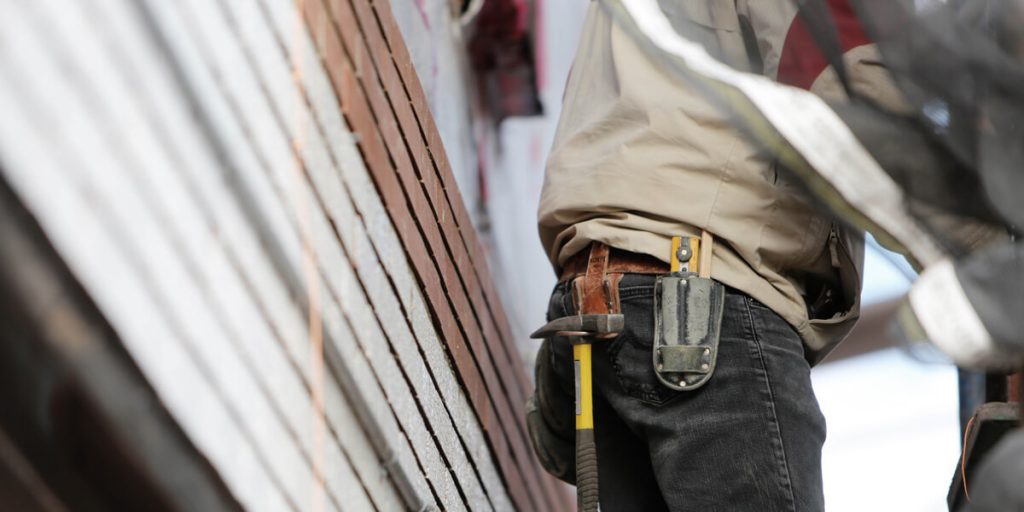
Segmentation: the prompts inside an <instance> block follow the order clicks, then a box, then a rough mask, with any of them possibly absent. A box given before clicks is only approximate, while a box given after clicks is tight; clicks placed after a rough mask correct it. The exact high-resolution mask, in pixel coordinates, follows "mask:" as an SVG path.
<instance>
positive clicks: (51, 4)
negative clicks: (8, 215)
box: [0, 0, 512, 510]
mask: <svg viewBox="0 0 1024 512" xmlns="http://www.w3.org/2000/svg"><path fill="white" fill-rule="evenodd" d="M0 10H2V12H3V13H4V15H3V16H0V113H2V114H0V170H2V177H3V179H5V180H7V181H9V182H10V183H11V184H12V186H13V187H14V189H15V190H16V191H17V193H18V194H19V195H20V196H21V198H22V200H23V201H24V202H25V203H26V205H27V206H28V207H29V209H30V210H31V211H32V212H33V214H34V215H35V216H36V217H37V218H38V220H39V222H40V224H41V225H42V226H43V228H44V230H45V231H46V232H47V234H48V236H49V237H50V239H51V241H52V243H53V244H54V246H55V247H56V248H57V250H58V252H59V253H60V254H61V255H62V257H63V258H64V259H65V260H66V262H67V263H68V265H69V266H70V267H71V268H72V270H73V272H74V273H75V274H76V277H77V278H78V279H79V280H80V281H81V282H82V284H83V286H84V287H85V288H86V290H88V292H89V293H90V294H91V295H92V297H93V298H94V300H95V301H96V303H97V304H98V305H99V307H100V308H101V310H102V311H103V313H104V314H105V315H106V317H107V319H108V320H109V322H110V323H111V325H112V326H113V327H114V328H115V330H116V331H117V333H118V335H119V336H120V337H121V339H122V340H123V342H124V344H125V346H126V348H127V349H128V351H129V353H130V354H131V356H132V357H133V358H134V359H135V360H136V361H137V363H138V364H139V366H140V367H141V369H142V370H143V372H144V373H145V374H146V376H147V378H149V379H150V381H151V382H152V385H153V386H154V388H155V389H156V391H157V393H158V394H159V396H160V397H161V399H162V400H163V401H164V403H165V404H166V406H167V408H168V409H169V410H170V412H171V413H172V415H173V416H174V418H175V419H176V420H177V421H178V422H179V423H180V424H181V425H182V427H183V429H184V430H185V432H186V434H187V435H188V436H189V437H190V438H191V440H192V441H193V442H194V443H195V445H196V446H197V448H198V449H199V450H201V451H202V452H203V453H204V454H205V455H206V456H207V457H208V458H209V459H210V461H211V462H212V464H213V466H214V467H215V468H216V470H217V471H218V473H219V474H220V475H221V477H222V478H223V479H224V481H225V483H226V484H227V486H228V488H229V489H230V491H231V492H232V493H233V494H234V495H235V496H236V498H237V499H238V500H239V502H241V503H242V504H243V505H244V506H245V507H246V508H249V509H253V510H288V509H292V510H372V509H379V510H399V509H421V508H441V509H444V510H467V509H468V510H509V509H511V508H512V506H511V504H510V501H509V498H508V496H507V495H506V493H505V489H504V487H503V483H502V481H501V478H500V477H499V475H498V472H497V470H496V468H495V465H494V462H493V461H492V458H491V454H490V452H489V450H488V447H487V444H486V441H485V440H484V436H483V432H482V430H481V427H480V425H479V423H478V421H477V419H476V416H475V414H474V412H473V410H472V408H471V406H470V404H469V401H468V399H467V397H466V396H465V393H464V392H463V390H462V389H461V387H460V385H459V383H458V382H459V381H458V378H457V376H456V375H455V373H454V371H453V370H452V367H451V365H450V364H449V362H448V361H447V358H446V355H445V352H444V348H443V347H442V344H441V342H440V341H439V339H438V335H437V333H436V332H435V330H434V327H433V324H432V322H431V319H430V318H429V316H428V315H427V313H426V311H427V308H426V306H425V303H424V298H423V294H422V293H421V292H420V290H419V288H418V285H417V283H416V280H415V278H414V277H413V274H412V271H411V269H410V267H409V264H408V262H407V261H406V259H405V254H404V252H403V251H402V249H401V244H400V241H399V240H398V237H397V235H396V233H395V231H394V229H393V228H392V226H391V224H390V221H389V219H388V217H387V214H386V212H385V211H384V209H383V206H382V204H381V201H380V198H379V197H378V196H377V193H376V191H375V189H374V186H373V184H372V182H371V181H370V179H369V176H368V175H367V171H366V169H365V167H364V166H363V162H362V160H361V159H360V156H359V152H358V151H357V149H356V147H355V144H354V140H353V136H352V134H351V133H350V132H349V131H348V129H347V127H346V125H345V122H344V120H343V119H342V117H341V114H340V111H339V107H338V103H337V99H336V97H335V96H334V92H333V90H332V89H331V87H330V84H329V82H328V79H327V76H326V73H325V70H324V69H323V67H322V63H321V61H320V58H319V56H318V55H317V54H316V52H315V50H314V48H313V45H312V43H311V40H310V36H309V34H308V32H307V30H306V28H305V27H304V26H303V25H302V23H301V19H300V16H299V13H298V11H297V8H296V5H295V4H294V3H292V2H280V1H275V0H216V1H215V0H182V1H180V2H167V1H164V0H142V1H139V2H131V1H128V0H94V1H91V2H61V1H59V0H38V1H32V2H16V1H13V0H0Z"/></svg>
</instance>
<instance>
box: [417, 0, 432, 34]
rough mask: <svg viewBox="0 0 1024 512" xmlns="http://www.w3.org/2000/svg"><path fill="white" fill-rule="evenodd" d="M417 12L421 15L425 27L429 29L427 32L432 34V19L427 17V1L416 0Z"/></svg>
mask: <svg viewBox="0 0 1024 512" xmlns="http://www.w3.org/2000/svg"><path fill="white" fill-rule="evenodd" d="M416 10H417V11H419V13H420V19H422V20H423V26H425V27H427V32H430V18H429V17H427V0H416Z"/></svg>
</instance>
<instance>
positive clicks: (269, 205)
mask: <svg viewBox="0 0 1024 512" xmlns="http://www.w3.org/2000/svg"><path fill="white" fill-rule="evenodd" d="M167 17H170V16H167ZM201 74H202V71H201V70H192V72H191V73H190V76H198V75H201ZM218 94H219V93H218ZM207 107H208V108H209V107H210V105H207ZM228 115H229V116H230V115H233V114H228ZM245 146H246V148H248V146H249V144H248V143H246V144H245ZM285 146H287V145H286V144H285ZM246 151H251V149H246ZM286 152H287V150H286ZM236 156H238V155H236ZM241 157H242V158H243V159H245V161H247V162H255V160H253V159H252V158H251V157H250V158H246V155H241ZM292 163H293V162H290V161H288V159H287V157H286V158H285V161H284V162H282V164H283V165H284V166H285V168H289V167H290V166H291V164H292ZM254 171H255V172H249V173H246V175H247V176H260V175H262V172H263V171H257V170H254ZM257 181H258V180H257ZM246 184H247V185H248V184H250V183H246ZM236 185H238V184H236ZM233 190H234V189H233ZM271 195H273V194H271ZM264 198H265V197H264ZM261 208H264V209H265V210H273V209H274V208H278V209H279V207H275V206H274V203H273V202H270V203H267V204H266V205H265V206H263V207H261ZM286 224H287V222H286ZM289 229H290V228H289ZM292 236H293V237H294V236H295V235H294V234H293V235H292ZM298 245H299V244H296V246H298ZM364 385H365V384H364ZM370 397H371V400H372V395H370ZM378 412H379V411H378ZM330 413H331V411H330V409H328V415H329V416H330ZM387 414H390V412H388V413H387ZM371 416H373V417H374V421H377V419H378V418H379V416H375V415H371ZM385 425H386V424H385ZM384 430H385V431H388V429H384ZM385 448H386V452H387V453H393V452H394V451H395V449H394V448H392V447H385ZM398 450H399V451H401V449H398ZM387 457H390V455H387ZM414 465H415V464H414ZM414 465H413V466H414ZM406 467H408V466H406ZM395 469H401V468H395ZM377 473H378V474H379V471H377Z"/></svg>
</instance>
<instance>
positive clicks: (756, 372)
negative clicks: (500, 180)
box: [538, 274, 825, 512]
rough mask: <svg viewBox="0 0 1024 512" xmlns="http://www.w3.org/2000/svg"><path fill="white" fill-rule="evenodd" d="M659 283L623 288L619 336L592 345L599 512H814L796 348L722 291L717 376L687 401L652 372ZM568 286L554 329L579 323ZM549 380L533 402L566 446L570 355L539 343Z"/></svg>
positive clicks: (552, 312) (809, 416) (758, 307)
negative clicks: (542, 407) (542, 406)
mask: <svg viewBox="0 0 1024 512" xmlns="http://www.w3.org/2000/svg"><path fill="white" fill-rule="evenodd" d="M654 280H655V277H654V276H650V275H639V274H630V275H626V276H625V277H623V279H622V282H621V283H620V286H619V296H620V300H621V304H622V312H623V313H624V315H625V317H626V327H625V331H624V332H623V333H622V334H621V335H620V336H619V337H618V338H615V339H614V340H611V341H608V342H601V343H597V344H595V345H594V401H595V404H594V407H595V409H594V410H595V413H594V414H595V418H594V424H595V432H596V439H597V456H598V463H599V466H600V469H599V473H600V491H601V492H600V497H601V509H602V510H604V511H605V512H612V511H618V510H626V511H634V510H637V511H639V510H643V511H655V510H672V511H684V510H685V511H702V512H705V511H713V510H720V511H729V512H735V511H747V510H750V511H801V512H803V511H819V510H822V509H823V508H824V500H823V497H822V482H821V446H822V443H823V442H824V441H825V419H824V417H823V416H822V414H821V411H820V409H819V408H818V402H817V399H816V398H815V397H814V391H813V390H812V389H811V379H810V368H809V366H808V364H807V362H806V361H805V360H804V355H803V346H802V344H801V342H800V338H799V336H798V335H797V334H796V332H795V331H794V330H793V329H792V328H791V327H790V326H789V324H787V323H786V322H785V321H784V320H783V319H782V318H780V317H779V316H778V315H777V314H775V312H773V311H772V310H770V309H768V308H767V307H765V306H764V305H762V304H761V303H759V302H757V301H756V300H754V299H752V298H750V297H748V296H747V295H745V294H743V293H741V292H739V291H736V290H733V289H728V292H727V295H726V299H725V314H724V317H723V321H722V338H721V345H720V349H719V350H720V352H719V356H718V368H717V369H716V371H715V374H714V376H713V377H712V378H711V380H710V381H709V382H708V383H707V384H706V385H705V386H704V387H702V388H700V389H697V390H694V391H674V390H671V389H668V388H666V387H664V386H662V385H661V384H660V383H659V382H658V380H657V378H656V377H655V374H654V369H653V368H652V363H651V343H652V330H653V328H654V317H653V298H654ZM574 313H575V311H574V305H573V304H572V299H571V295H570V293H569V284H568V283H561V284H559V285H558V286H557V287H556V288H555V291H554V293H553V295H552V297H551V303H550V307H549V310H548V316H549V317H550V318H556V317H561V316H565V315H570V314H574ZM545 343H547V344H548V347H546V348H547V349H548V350H544V351H542V354H545V353H546V354H547V356H548V357H550V361H548V362H550V365H547V364H539V365H538V368H545V369H546V371H549V372H550V373H551V374H550V375H545V376H544V377H545V378H542V379H540V380H541V381H547V382H548V385H546V386H541V387H540V389H539V392H541V393H548V394H549V396H547V397H546V398H547V400H546V403H548V404H557V405H556V407H557V408H558V409H559V410H557V411H546V412H547V413H548V415H549V417H551V415H553V417H554V418H556V421H555V422H554V423H556V424H557V425H552V426H553V427H556V429H558V430H560V431H561V432H559V434H563V435H564V437H565V438H566V439H572V436H573V434H572V431H571V429H572V428H573V409H572V406H571V404H572V403H573V371H572V348H571V346H570V345H569V343H568V341H567V340H566V339H564V338H554V339H551V340H548V341H546V342H545Z"/></svg>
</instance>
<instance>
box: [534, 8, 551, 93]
mask: <svg viewBox="0 0 1024 512" xmlns="http://www.w3.org/2000/svg"><path fill="white" fill-rule="evenodd" d="M533 8H534V9H537V12H536V13H535V14H534V20H533V22H534V25H535V26H534V27H533V34H534V37H533V40H534V47H533V59H534V63H533V68H534V70H535V72H536V73H537V90H539V91H543V90H544V84H546V83H547V79H548V70H547V53H548V49H547V38H546V37H544V0H537V2H536V3H535V4H534V5H533Z"/></svg>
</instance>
